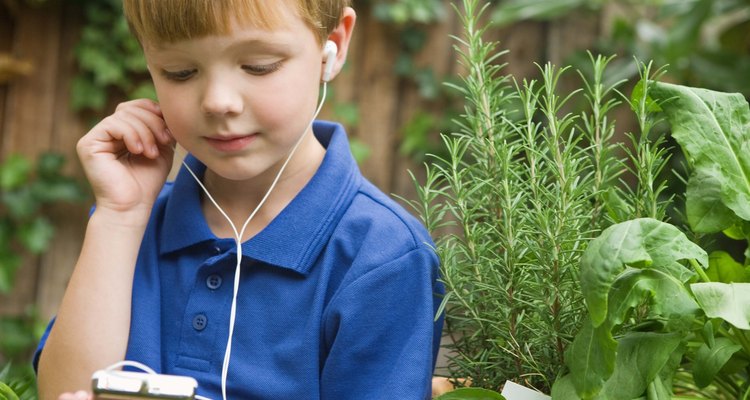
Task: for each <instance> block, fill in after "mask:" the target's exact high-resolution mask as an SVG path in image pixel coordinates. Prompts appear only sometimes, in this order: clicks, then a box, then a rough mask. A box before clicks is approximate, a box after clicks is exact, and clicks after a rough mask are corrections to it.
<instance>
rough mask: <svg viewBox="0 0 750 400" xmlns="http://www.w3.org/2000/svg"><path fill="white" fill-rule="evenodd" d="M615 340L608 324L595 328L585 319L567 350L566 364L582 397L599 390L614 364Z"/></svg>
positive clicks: (594, 393) (589, 395)
mask: <svg viewBox="0 0 750 400" xmlns="http://www.w3.org/2000/svg"><path fill="white" fill-rule="evenodd" d="M616 352H617V342H616V341H615V340H614V339H613V338H612V334H611V333H610V327H606V326H604V325H601V326H599V327H596V328H595V327H594V326H593V324H592V323H591V320H589V319H585V320H584V321H583V327H582V328H581V330H580V331H579V332H578V334H577V335H576V337H575V339H574V340H573V343H571V345H570V347H569V348H568V351H567V353H566V361H565V363H566V364H567V365H568V368H569V369H570V371H571V372H570V376H571V379H572V381H573V385H574V386H575V388H576V392H577V393H578V395H579V396H581V397H582V398H591V397H593V396H595V395H596V394H597V393H599V391H601V389H602V387H603V386H604V383H605V382H606V381H607V379H609V377H610V376H611V375H612V371H613V370H614V367H615V357H616Z"/></svg>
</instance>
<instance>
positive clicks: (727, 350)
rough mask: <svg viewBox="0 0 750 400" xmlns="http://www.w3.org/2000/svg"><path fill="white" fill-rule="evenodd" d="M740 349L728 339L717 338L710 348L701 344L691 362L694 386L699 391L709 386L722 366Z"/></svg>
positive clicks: (740, 347)
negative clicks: (696, 386)
mask: <svg viewBox="0 0 750 400" xmlns="http://www.w3.org/2000/svg"><path fill="white" fill-rule="evenodd" d="M741 349H742V346H740V345H738V344H735V343H734V342H732V341H731V340H730V339H728V338H717V339H716V341H715V342H714V345H713V346H711V347H709V346H708V345H707V344H706V343H703V344H702V345H701V347H700V348H699V349H698V351H697V352H696V353H695V359H694V360H693V378H694V379H695V384H696V385H698V387H699V388H701V389H702V388H704V387H706V386H708V385H710V384H711V382H712V381H713V380H714V378H715V377H716V374H718V373H719V370H721V368H722V367H723V366H724V364H726V363H727V361H729V359H730V358H731V357H732V355H733V354H734V353H736V352H738V351H739V350H741Z"/></svg>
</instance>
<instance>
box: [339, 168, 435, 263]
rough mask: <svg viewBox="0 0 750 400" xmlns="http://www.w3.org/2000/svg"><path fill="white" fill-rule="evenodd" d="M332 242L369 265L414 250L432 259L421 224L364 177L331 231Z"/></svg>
mask: <svg viewBox="0 0 750 400" xmlns="http://www.w3.org/2000/svg"><path fill="white" fill-rule="evenodd" d="M332 241H333V242H335V243H336V244H337V245H343V246H344V247H345V248H349V249H350V251H352V252H356V253H357V254H356V258H357V261H359V262H360V263H363V264H369V265H370V266H376V265H382V264H386V263H389V262H390V261H392V260H395V259H398V258H401V257H403V256H404V255H405V254H407V253H411V252H414V251H417V252H425V253H429V254H432V255H433V258H435V257H434V253H435V252H434V244H433V242H432V239H431V238H430V235H429V233H428V232H427V230H426V229H425V228H424V226H423V225H422V223H421V222H420V221H419V220H418V219H417V218H415V217H414V216H413V215H412V214H411V213H409V212H408V211H406V210H405V209H404V208H403V207H402V206H401V205H400V204H398V203H397V202H396V201H394V200H393V199H392V198H390V197H389V196H387V195H386V194H385V193H383V192H382V191H380V190H379V189H378V188H377V187H375V186H374V185H373V184H372V183H370V182H369V181H367V180H366V179H362V181H361V184H360V186H359V188H358V190H357V193H356V194H355V195H354V198H353V199H352V202H351V204H350V205H349V207H348V208H347V210H346V212H345V213H344V215H343V217H342V218H341V220H340V221H339V223H338V226H337V227H336V229H335V230H334V232H333V237H332ZM436 262H437V260H436V258H435V263H436Z"/></svg>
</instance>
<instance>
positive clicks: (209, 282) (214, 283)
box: [206, 274, 222, 290]
mask: <svg viewBox="0 0 750 400" xmlns="http://www.w3.org/2000/svg"><path fill="white" fill-rule="evenodd" d="M221 281H222V279H221V275H216V274H213V275H209V276H208V278H206V286H208V288H209V289H211V290H216V289H218V288H220V287H221Z"/></svg>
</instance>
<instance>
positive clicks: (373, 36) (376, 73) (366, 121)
mask: <svg viewBox="0 0 750 400" xmlns="http://www.w3.org/2000/svg"><path fill="white" fill-rule="evenodd" d="M360 11H361V12H360V15H361V16H362V18H361V20H360V22H361V25H360V32H359V33H360V34H361V40H362V44H361V45H360V46H359V47H360V51H361V53H360V54H359V57H358V58H359V60H361V61H360V64H359V66H360V68H361V69H360V72H359V75H360V77H359V79H358V80H357V84H358V85H359V86H358V87H359V90H360V94H359V98H358V104H359V107H360V110H361V113H360V121H359V131H358V135H357V136H358V137H359V139H360V140H362V142H363V143H364V144H365V145H367V146H368V147H369V148H370V157H369V158H368V159H367V160H365V162H364V163H363V164H362V171H363V173H364V174H365V176H367V177H368V178H370V180H372V182H373V183H374V184H375V185H376V186H378V187H380V188H388V187H390V184H391V182H390V169H391V165H392V161H393V152H392V149H393V146H394V141H395V140H396V135H395V131H396V126H395V119H394V115H395V111H396V103H395V101H393V99H394V98H395V96H396V95H397V93H398V92H397V88H398V81H397V78H396V76H395V74H394V72H393V65H394V63H395V61H396V55H397V53H398V52H397V51H395V50H394V43H398V38H397V37H393V36H392V35H391V34H392V30H391V29H389V27H387V26H385V25H384V24H383V23H381V22H379V21H378V20H377V19H376V18H374V17H372V16H371V15H370V9H369V7H367V8H365V10H360ZM362 11H364V12H362Z"/></svg>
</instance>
